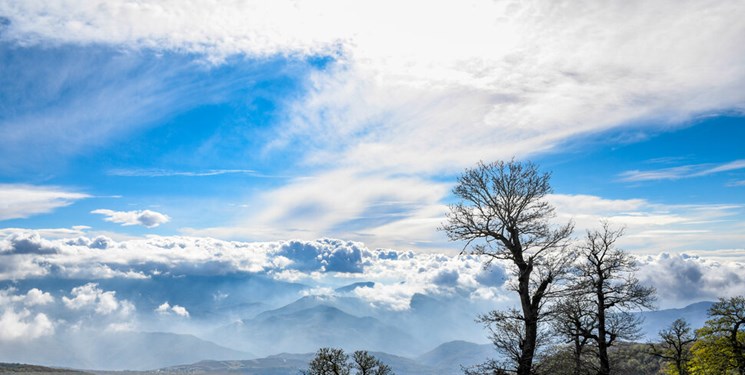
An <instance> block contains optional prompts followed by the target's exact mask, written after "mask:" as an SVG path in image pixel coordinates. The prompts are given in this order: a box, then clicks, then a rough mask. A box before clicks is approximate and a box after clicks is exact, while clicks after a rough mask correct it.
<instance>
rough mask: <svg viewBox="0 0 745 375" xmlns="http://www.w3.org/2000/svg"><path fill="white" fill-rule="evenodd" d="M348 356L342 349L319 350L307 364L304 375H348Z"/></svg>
mask: <svg viewBox="0 0 745 375" xmlns="http://www.w3.org/2000/svg"><path fill="white" fill-rule="evenodd" d="M348 360H349V356H348V355H346V354H344V350H342V349H334V348H321V349H318V352H317V353H316V356H315V357H314V358H313V360H311V361H310V363H309V364H308V367H309V368H308V370H307V371H304V372H303V373H304V374H305V375H350V371H349V364H348V363H347V361H348Z"/></svg>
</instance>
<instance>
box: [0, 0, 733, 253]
mask: <svg viewBox="0 0 745 375" xmlns="http://www.w3.org/2000/svg"><path fill="white" fill-rule="evenodd" d="M422 9H426V16H422V14H424V13H423V12H422ZM743 11H745V5H743V4H742V3H740V2H736V1H684V2H679V1H665V0H663V1H655V2H644V1H631V2H623V3H597V2H584V3H580V2H577V3H570V4H556V3H552V2H544V1H525V2H510V1H496V2H481V1H473V2H468V3H463V2H460V1H436V2H429V1H428V2H423V1H422V2H416V1H415V2H407V3H406V4H404V5H402V4H401V3H400V2H396V1H376V2H367V3H366V2H357V3H354V4H352V3H349V2H345V1H334V0H321V1H308V2H302V3H297V2H294V1H273V2H271V3H268V2H261V1H256V2H242V3H230V4H223V5H221V6H220V7H215V6H214V4H213V2H211V1H207V0H204V1H193V2H188V3H185V2H182V1H175V0H173V1H165V2H147V1H144V2H140V3H137V4H132V3H131V2H126V1H92V2H85V3H80V2H67V3H64V5H62V4H57V5H51V6H50V5H49V4H48V3H47V2H44V1H33V0H32V1H25V2H23V3H19V4H14V5H13V6H10V5H8V4H0V14H3V15H4V16H5V17H6V18H7V19H8V21H9V22H8V25H7V26H6V27H5V29H4V32H3V38H4V40H6V41H9V43H17V44H19V45H25V46H47V45H63V46H70V45H73V46H80V45H96V46H101V45H103V46H113V47H115V48H117V49H122V50H124V51H130V52H131V51H137V52H142V51H156V52H158V53H159V52H162V51H167V52H170V53H175V54H178V55H179V56H181V57H182V58H183V59H184V60H189V59H195V60H199V61H201V62H204V61H205V60H206V61H208V62H211V63H212V64H215V65H209V64H207V68H206V69H207V70H209V69H210V68H213V67H215V66H219V64H225V63H228V64H229V63H230V59H229V58H228V57H230V56H236V55H239V56H246V57H248V58H249V59H251V58H257V57H258V58H264V57H267V56H282V57H283V58H286V59H288V60H292V59H303V58H307V57H309V56H326V57H328V58H329V59H330V60H331V63H330V64H328V65H326V66H324V67H323V68H322V69H316V70H314V71H313V72H312V73H311V74H309V75H307V76H305V75H304V76H302V78H301V79H302V80H303V82H302V84H301V86H302V88H303V90H300V91H301V92H302V93H301V94H299V95H295V96H291V98H290V99H288V100H286V101H283V102H282V103H281V104H282V106H283V111H282V116H280V118H279V119H276V121H275V122H273V123H272V124H270V125H271V126H269V127H268V132H269V133H271V135H270V136H269V137H268V138H269V142H266V143H261V145H260V146H256V145H254V147H257V148H261V147H262V146H263V147H264V149H257V150H252V151H256V152H257V153H263V154H266V155H277V154H282V153H286V152H287V151H292V152H293V153H297V154H299V155H300V156H299V157H298V158H297V159H293V160H292V164H293V165H291V166H289V167H290V168H296V169H301V168H302V169H303V170H310V171H312V174H313V175H312V176H311V179H309V180H308V181H306V182H308V183H307V187H308V190H307V191H313V194H314V196H313V197H311V198H312V199H309V200H308V202H305V203H304V202H302V201H301V200H300V199H298V198H297V194H293V193H295V192H298V191H300V192H303V191H304V190H303V186H304V182H303V181H299V180H295V179H290V180H288V181H287V182H286V183H285V184H282V185H279V186H276V185H275V186H272V187H271V188H269V190H265V191H261V192H259V194H257V195H260V196H261V197H262V198H268V199H269V200H268V201H266V203H265V204H264V205H263V206H261V205H254V206H255V207H257V209H256V210H251V212H250V213H247V214H246V215H245V217H243V218H239V219H237V220H235V223H234V224H235V225H234V226H232V227H231V228H215V230H214V233H217V232H218V231H221V230H222V232H221V233H227V232H231V231H232V233H235V232H239V231H241V232H243V233H244V234H245V233H246V232H247V231H249V232H253V233H252V237H253V238H262V239H278V238H281V236H284V235H286V234H287V233H288V232H290V233H301V234H307V236H313V237H315V236H317V235H318V234H323V235H335V236H344V235H345V234H347V233H352V234H354V235H357V234H359V235H373V236H375V237H376V238H379V239H381V240H380V244H385V245H389V244H390V242H388V243H386V242H385V239H386V238H394V237H395V238H397V241H396V243H397V244H402V243H407V242H408V243H411V242H417V240H418V239H419V238H422V237H413V235H416V236H419V234H422V233H425V232H426V230H430V229H432V228H434V227H436V226H437V221H438V220H439V219H440V218H441V214H442V208H443V201H445V199H446V197H447V194H448V193H447V190H448V189H447V188H444V189H443V188H442V186H443V184H441V181H442V180H441V178H442V176H447V175H452V174H455V173H457V172H459V171H461V170H462V169H463V168H464V167H469V166H472V165H473V163H474V162H475V161H477V160H493V159H504V158H510V157H512V156H517V157H518V158H525V157H527V156H530V155H533V154H536V153H541V152H545V151H547V150H552V149H554V148H556V147H557V145H559V144H561V142H563V141H566V140H567V139H570V138H572V137H576V136H578V135H583V134H588V133H597V132H602V131H606V130H610V129H617V128H620V127H624V126H627V124H648V125H644V126H648V127H650V128H653V129H659V128H658V126H664V127H666V128H669V127H670V126H671V125H672V126H674V125H676V124H681V123H685V122H686V121H689V120H691V119H695V118H697V117H698V116H701V115H711V114H718V113H722V112H726V113H736V114H739V113H743V111H744V110H745V105H744V104H743V103H745V92H744V91H743V90H742V87H743V86H745V68H743V67H744V66H745V65H743V64H742V59H743V57H742V54H741V53H739V50H740V46H741V45H743V43H745V24H743V23H742V22H739V21H740V20H739V17H738V16H739V14H742V12H743ZM702 14H705V15H707V16H706V17H701V16H700V15H702ZM247 20H249V21H247ZM412 20H416V22H413V21H412ZM133 25H136V27H133ZM381 25H385V27H381ZM443 25H447V26H446V27H443ZM184 52H185V54H183V55H182V53H184ZM189 54H193V55H189ZM184 56H186V57H184ZM126 62H127V61H125V63H126ZM85 65H86V66H87V65H90V64H85ZM166 65H167V66H165V67H163V66H162V65H158V64H153V65H147V66H146V68H147V70H148V72H150V73H152V72H155V73H158V72H159V69H164V70H167V69H168V68H169V67H170V66H168V64H166ZM180 65H183V64H180ZM180 65H179V66H180ZM117 68H118V67H117V66H113V67H112V69H111V70H112V71H115V72H117V71H124V72H132V71H133V69H129V68H127V66H126V64H125V68H126V69H117ZM17 70H18V71H21V69H17ZM134 71H137V70H134ZM134 75H135V76H137V78H142V79H138V80H135V81H133V82H134V83H132V84H131V85H125V86H121V85H106V87H104V88H102V89H101V90H98V91H99V92H111V93H112V95H97V96H96V97H103V98H107V100H106V103H103V104H105V105H101V106H100V108H102V110H101V111H99V112H101V113H109V112H108V111H107V110H108V109H110V108H114V106H117V105H119V103H121V102H129V101H127V100H126V97H127V96H133V97H135V98H143V97H144V98H150V99H152V100H144V101H143V102H141V104H142V105H138V106H133V107H132V109H131V110H132V112H133V113H135V114H137V115H139V114H144V115H147V116H140V117H138V116H128V117H127V120H130V118H129V117H132V120H135V121H122V120H121V119H120V118H119V117H116V118H113V119H112V121H111V122H107V124H113V125H112V126H111V127H110V131H107V132H106V135H108V136H112V134H113V135H116V134H121V133H123V132H125V131H127V130H129V129H131V127H130V126H131V125H130V122H131V123H145V122H148V123H152V122H153V121H154V120H158V119H162V117H161V116H160V114H161V113H175V112H178V111H182V110H185V109H188V108H190V106H192V105H193V104H194V100H196V99H194V98H199V97H200V95H201V93H202V91H201V90H202V87H203V86H204V85H203V83H204V82H205V81H201V82H196V83H194V82H191V83H189V82H187V84H185V85H183V87H184V88H185V89H184V90H182V89H181V88H182V87H181V86H180V85H181V84H182V83H183V82H181V81H180V80H179V75H175V76H173V81H172V82H169V83H170V84H169V85H167V87H165V86H163V85H161V84H160V82H161V80H160V77H159V76H158V75H157V74H148V75H142V76H140V75H137V74H134ZM206 76H209V75H208V74H207V75H206ZM154 77H155V78H154ZM169 77H171V76H170V75H169ZM156 78H157V79H156ZM237 81H240V80H237ZM126 82H130V81H129V80H128V81H126ZM241 82H243V81H241ZM130 86H131V87H130ZM120 87H123V88H127V90H118V88H120ZM173 87H176V89H174V88H173ZM143 90H144V92H153V91H154V92H153V95H145V96H143V95H142V94H141V93H142V92H143ZM184 92H186V93H187V94H188V95H186V97H187V98H188V99H190V100H187V101H184V102H182V101H181V100H180V99H183V98H182V97H181V96H179V95H180V94H181V93H184ZM701 93H706V95H702V94H701ZM155 94H158V95H155ZM160 94H162V98H163V99H164V100H158V99H159V98H160V97H161V95H160ZM82 102H84V103H86V104H87V102H85V101H82ZM137 103H140V102H137ZM163 103H166V104H167V106H168V107H169V108H168V111H166V112H161V111H160V110H161V109H162V108H160V107H159V106H162V105H164V104H163ZM97 107H98V106H97ZM75 108H83V107H82V106H80V107H75ZM85 108H88V107H85ZM58 117H60V116H48V117H47V120H45V121H47V123H48V122H49V120H48V119H53V118H58ZM65 118H69V116H68V117H65ZM78 122H80V121H78ZM17 123H18V122H17ZM17 123H14V127H18V128H21V127H20V126H18V125H17ZM81 123H85V124H88V125H86V127H84V128H83V130H85V129H92V126H93V124H98V122H96V121H87V122H81ZM39 124H43V122H39ZM67 126H70V127H73V126H74V125H73V124H72V121H71V123H70V124H65V127H67ZM37 129H44V130H46V129H48V127H45V126H42V125H39V126H37ZM97 129H99V128H96V129H95V130H97ZM648 129H649V128H645V127H642V129H641V131H642V132H644V131H646V130H648ZM41 133H42V131H37V132H36V133H35V134H34V137H25V138H24V137H21V138H19V139H20V142H16V143H19V144H24V142H22V141H25V140H28V139H36V138H35V137H36V136H37V135H39V134H41ZM58 133H59V134H68V133H69V132H67V133H65V132H58ZM78 133H80V134H81V136H82V137H83V138H84V139H87V138H85V136H87V135H88V134H89V133H86V132H85V131H80V132H78ZM24 134H25V133H24ZM42 136H43V134H42ZM97 137H98V138H101V137H102V136H97ZM93 138H96V137H93ZM64 139H65V140H67V138H64ZM107 139H108V138H107ZM74 140H75V139H73V141H74ZM63 143H64V142H63ZM73 144H75V145H77V146H76V148H75V149H76V150H80V149H82V148H84V146H86V145H89V144H93V142H92V141H90V140H88V141H87V142H74V143H73ZM273 152H274V153H273ZM283 162H284V160H283ZM690 172H691V171H686V170H672V171H664V173H662V174H660V173H658V174H657V175H656V176H654V178H660V177H665V178H671V176H679V175H684V174H686V173H690ZM712 173H716V172H712ZM350 176H351V177H350ZM650 176H651V175H648V176H647V177H642V178H652V177H650ZM629 178H632V177H631V176H629ZM314 179H323V181H322V182H318V181H315V180H314ZM363 180H364V182H365V183H364V184H362V183H357V182H358V181H363ZM411 181H413V183H414V184H416V185H417V186H420V187H423V188H424V191H426V193H425V194H424V197H423V198H414V199H411V197H410V194H411V191H413V189H408V188H407V187H404V188H401V183H404V184H405V183H407V182H411ZM368 183H369V184H368ZM353 185H354V186H356V187H358V188H359V190H361V191H363V193H362V194H354V189H352V188H351V186H353ZM371 186H372V187H371ZM372 190H376V191H372ZM399 190H403V192H402V193H399ZM410 190H411V191H410ZM432 191H434V192H432ZM336 192H338V194H339V195H340V196H341V198H343V201H344V204H343V205H344V207H340V203H339V202H334V201H332V200H331V199H330V197H331V195H333V193H336ZM390 197H393V199H389V198H390ZM331 198H333V197H331ZM396 201H402V202H406V205H402V206H398V208H393V209H390V210H380V207H381V203H383V204H385V203H388V202H396ZM412 202H413V204H412ZM259 203H261V202H259ZM381 211H382V214H381ZM342 214H345V215H347V218H344V217H342ZM349 217H353V218H355V220H349V219H348V218H349ZM356 219H359V220H356ZM283 220H286V222H287V224H288V225H287V227H284V228H286V229H287V230H284V229H283V230H279V231H277V230H276V229H275V225H274V224H275V223H277V222H280V223H284V221H283ZM263 223H269V224H270V225H264V227H260V224H263ZM246 224H249V225H248V229H246V228H247V226H246ZM293 229H296V230H293ZM257 232H259V233H258V234H259V235H258V236H254V235H255V234H257ZM193 233H200V228H197V229H196V230H195V231H194V232H193ZM356 238H361V236H360V237H356Z"/></svg>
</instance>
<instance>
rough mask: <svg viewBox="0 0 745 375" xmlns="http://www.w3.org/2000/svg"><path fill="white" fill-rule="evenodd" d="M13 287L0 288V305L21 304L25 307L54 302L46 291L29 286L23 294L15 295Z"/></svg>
mask: <svg viewBox="0 0 745 375" xmlns="http://www.w3.org/2000/svg"><path fill="white" fill-rule="evenodd" d="M15 292H16V289H15V288H7V289H4V290H0V307H4V306H9V305H14V304H21V305H23V306H26V307H31V306H39V305H48V304H50V303H52V302H54V297H52V295H51V294H50V293H48V292H44V291H42V290H40V289H37V288H31V289H29V290H28V292H26V294H25V295H16V294H15Z"/></svg>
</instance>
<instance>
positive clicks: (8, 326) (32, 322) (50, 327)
mask: <svg viewBox="0 0 745 375" xmlns="http://www.w3.org/2000/svg"><path fill="white" fill-rule="evenodd" d="M53 333H54V324H53V323H52V321H51V320H49V318H48V317H47V316H46V314H43V313H37V314H35V315H33V314H32V313H31V312H30V311H29V310H26V309H23V310H21V311H20V312H16V311H15V310H12V309H5V311H3V313H2V315H0V341H2V340H18V339H22V340H32V339H35V338H38V337H42V336H48V335H51V334H53Z"/></svg>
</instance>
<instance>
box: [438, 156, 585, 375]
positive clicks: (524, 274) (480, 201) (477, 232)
mask: <svg viewBox="0 0 745 375" xmlns="http://www.w3.org/2000/svg"><path fill="white" fill-rule="evenodd" d="M549 180H550V175H549V174H547V173H543V174H542V173H539V172H538V168H537V167H536V165H535V164H533V163H530V162H519V161H514V160H513V161H509V162H502V161H499V162H495V163H490V164H484V163H479V164H478V165H477V166H476V168H473V169H469V170H466V171H465V173H463V175H461V177H460V178H459V179H458V184H457V185H456V187H455V188H454V189H453V194H454V195H455V196H456V197H458V198H459V199H460V201H459V202H458V203H456V204H454V205H451V206H450V212H449V214H448V216H447V221H446V222H445V223H444V224H443V226H442V228H441V229H442V230H444V231H445V232H446V233H447V235H448V237H449V238H450V240H452V241H466V244H465V246H464V250H463V251H464V252H469V253H471V254H476V255H481V256H484V257H485V258H486V262H487V264H489V263H491V262H492V261H496V260H506V261H508V262H509V263H511V264H512V265H513V266H514V268H513V274H514V280H513V282H512V283H510V286H511V287H512V288H513V289H514V290H515V291H516V292H517V293H518V295H519V298H520V309H519V311H518V314H517V315H518V316H519V319H517V321H515V319H509V320H506V319H501V318H500V319H494V321H495V322H505V323H506V324H507V326H506V327H505V329H508V330H511V331H513V332H515V333H517V332H518V331H519V335H520V339H519V340H518V341H515V342H511V343H510V345H516V347H514V348H511V349H509V350H507V352H506V353H505V354H507V355H511V356H514V359H515V360H516V363H515V371H516V372H517V374H518V375H529V374H531V368H532V366H533V358H534V356H535V353H536V348H537V342H538V336H539V323H540V322H542V321H543V320H544V319H545V317H546V314H545V313H544V311H543V307H544V304H545V303H546V300H547V299H548V298H550V297H552V295H553V293H554V290H553V286H554V285H555V283H556V282H557V281H558V280H559V279H560V278H561V277H562V275H564V273H565V271H566V269H567V267H566V266H567V264H568V262H569V257H568V256H567V255H566V254H565V253H563V252H562V250H565V249H566V248H567V242H568V239H569V237H570V236H571V233H572V230H573V225H572V223H567V224H566V225H563V226H560V227H553V226H552V225H551V223H550V220H551V219H552V218H553V217H554V216H555V215H554V208H553V207H552V206H551V205H550V204H549V203H548V202H547V201H546V199H545V198H546V195H547V194H549V193H550V192H551V186H550V184H549ZM506 315H508V316H512V315H513V314H511V313H508V314H506ZM495 317H499V316H498V315H497V316H495ZM515 324H519V325H521V327H520V328H519V330H515V329H514V328H515V327H514V325H515ZM500 329H501V328H500ZM497 347H498V349H504V348H500V347H499V345H498V346H497Z"/></svg>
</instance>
